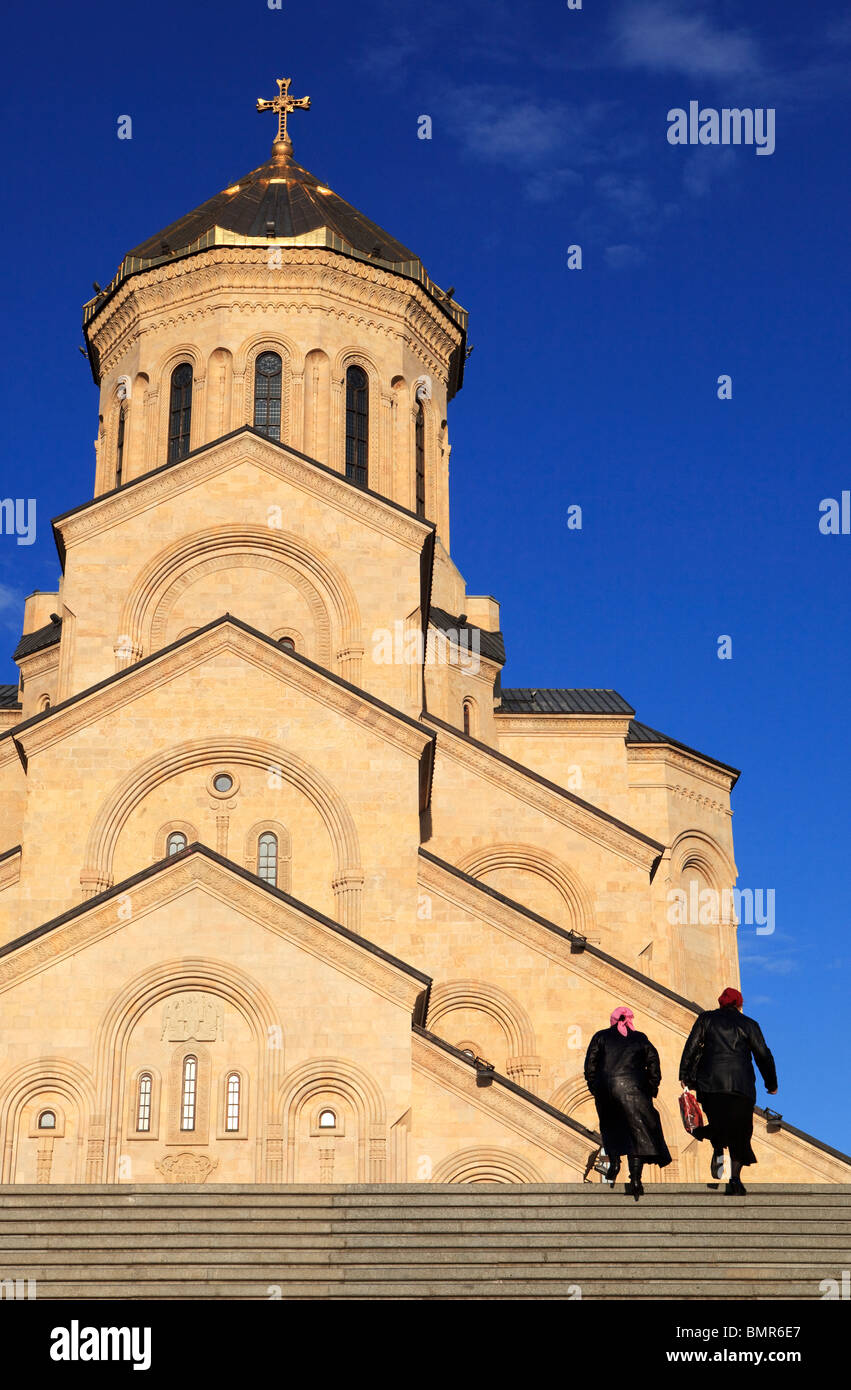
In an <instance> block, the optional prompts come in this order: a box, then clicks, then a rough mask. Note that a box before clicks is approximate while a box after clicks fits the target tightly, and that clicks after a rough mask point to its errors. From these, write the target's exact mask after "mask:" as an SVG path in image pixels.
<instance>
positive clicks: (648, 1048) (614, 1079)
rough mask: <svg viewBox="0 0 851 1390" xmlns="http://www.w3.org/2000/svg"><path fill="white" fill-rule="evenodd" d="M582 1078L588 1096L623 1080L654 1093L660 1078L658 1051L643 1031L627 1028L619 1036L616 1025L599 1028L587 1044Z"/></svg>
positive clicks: (638, 1088)
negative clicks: (585, 1082)
mask: <svg viewBox="0 0 851 1390" xmlns="http://www.w3.org/2000/svg"><path fill="white" fill-rule="evenodd" d="M585 1080H586V1081H587V1082H588V1090H589V1091H590V1092H591V1094H592V1096H596V1095H598V1094H599V1093H600V1092H601V1091H611V1090H612V1089H613V1088H614V1087H615V1086H617V1087H621V1086H623V1085H624V1084H626V1085H631V1086H634V1087H635V1088H636V1090H638V1091H643V1092H644V1094H645V1095H648V1096H655V1095H658V1094H659V1085H660V1082H661V1080H662V1070H661V1067H660V1065H659V1053H658V1052H657V1051H656V1049H655V1047H654V1046H653V1044H652V1042H651V1041H650V1039H649V1038H648V1036H647V1034H646V1033H639V1032H637V1031H632V1030H631V1031H630V1032H628V1033H627V1035H626V1037H623V1035H622V1034H621V1032H620V1030H619V1029H618V1028H617V1027H616V1026H615V1027H612V1028H603V1029H601V1030H600V1032H599V1033H595V1034H594V1036H593V1038H592V1039H591V1042H590V1044H589V1046H588V1052H587V1055H586V1057H585Z"/></svg>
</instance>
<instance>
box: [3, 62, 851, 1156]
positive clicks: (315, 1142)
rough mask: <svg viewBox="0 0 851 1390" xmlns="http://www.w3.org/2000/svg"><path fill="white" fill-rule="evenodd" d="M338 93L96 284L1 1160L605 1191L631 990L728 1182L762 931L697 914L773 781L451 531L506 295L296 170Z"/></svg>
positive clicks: (42, 607) (44, 607)
mask: <svg viewBox="0 0 851 1390" xmlns="http://www.w3.org/2000/svg"><path fill="white" fill-rule="evenodd" d="M298 104H299V103H298V102H296V101H294V99H293V98H291V97H290V96H289V84H288V82H280V83H279V97H278V98H275V99H274V101H272V102H271V103H261V108H262V107H266V106H271V108H272V109H273V110H274V111H275V112H276V113H277V114H278V116H279V132H278V138H277V139H276V140H275V143H274V145H273V150H272V157H271V158H270V159H269V160H268V161H267V162H266V163H264V164H262V165H261V166H260V167H259V168H257V169H254V170H253V171H252V172H251V173H249V174H248V175H247V176H246V177H245V178H243V179H240V180H239V181H238V182H235V183H233V184H231V185H229V186H228V187H227V188H225V189H223V190H222V191H221V192H219V193H217V194H216V195H215V196H214V197H212V198H211V199H210V200H209V201H208V202H206V203H204V204H203V205H202V206H201V207H199V208H197V209H196V210H195V211H193V212H190V213H189V214H188V215H186V216H184V217H181V218H180V219H179V220H178V221H176V222H174V223H173V224H172V225H171V226H169V227H167V228H166V229H165V230H164V231H163V232H160V233H158V234H157V235H156V236H153V237H151V238H149V239H148V240H147V241H145V242H143V243H142V244H141V245H139V246H137V247H136V248H135V249H134V250H132V251H130V252H129V253H128V254H127V255H126V256H125V258H124V260H123V261H122V263H121V266H120V267H119V270H118V272H117V274H116V276H115V278H114V279H113V280H112V282H111V283H110V284H109V285H108V286H107V288H106V289H105V290H103V291H100V292H99V293H98V294H97V295H96V296H95V298H94V299H92V300H91V301H90V302H89V303H88V304H87V305H86V307H85V336H86V341H87V346H88V355H89V360H90V363H91V367H92V372H93V375H94V379H95V382H96V383H97V386H98V388H99V392H100V412H99V429H98V437H97V445H96V471H95V480H94V495H93V496H91V497H88V498H84V499H83V500H82V501H81V502H80V505H79V506H77V507H75V508H74V509H73V510H71V511H70V512H67V513H65V514H64V515H62V516H59V517H57V518H56V519H55V521H54V523H53V525H54V532H55V539H56V545H57V549H58V552H59V557H60V561H61V566H62V579H61V583H60V586H59V589H58V591H57V592H43V591H37V592H36V593H34V594H32V595H31V596H30V597H29V598H28V599H27V600H26V606H25V612H24V616H23V636H22V639H21V641H20V643H19V645H18V647H17V650H16V652H15V659H16V661H17V664H18V666H19V669H20V680H19V683H18V685H17V686H7V687H3V688H2V689H0V705H2V708H0V796H1V797H2V841H0V1001H2V1003H0V1016H2V1029H0V1155H2V1177H0V1181H2V1182H3V1183H34V1182H45V1183H47V1182H49V1183H100V1182H108V1183H113V1182H160V1181H163V1182H203V1181H205V1180H209V1181H212V1182H231V1183H264V1182H287V1181H295V1182H320V1183H321V1182H383V1181H387V1182H405V1181H424V1180H433V1181H435V1182H475V1181H492V1182H494V1181H495V1182H560V1181H565V1182H568V1181H578V1180H580V1179H581V1178H582V1176H583V1174H584V1173H585V1171H586V1169H587V1167H588V1164H589V1159H590V1156H591V1155H592V1154H593V1152H594V1150H595V1148H596V1146H597V1143H598V1140H597V1139H596V1136H595V1132H594V1131H595V1125H596V1116H595V1111H594V1107H593V1103H592V1101H591V1099H590V1096H589V1095H588V1092H587V1090H586V1087H585V1083H584V1080H583V1075H582V1067H583V1060H584V1052H585V1047H586V1046H587V1042H588V1040H589V1038H590V1036H591V1034H592V1033H593V1032H594V1031H595V1030H596V1029H597V1028H599V1027H601V1026H605V1025H606V1024H607V1023H608V1016H609V1013H610V1011H611V1009H612V1008H613V1007H614V1006H615V1005H616V1004H620V1003H628V1004H630V1005H631V1006H632V1008H633V1009H634V1010H635V1013H636V1020H637V1025H638V1026H639V1027H641V1028H643V1029H644V1030H645V1031H647V1032H648V1033H649V1034H650V1036H651V1038H652V1039H653V1040H654V1041H655V1043H656V1044H657V1046H658V1048H659V1051H660V1053H661V1058H662V1070H663V1085H662V1091H661V1093H660V1097H659V1108H660V1111H661V1114H662V1117H663V1122H664V1126H665V1132H666V1136H667V1139H668V1142H669V1144H670V1147H671V1150H672V1153H673V1155H674V1163H673V1164H672V1166H671V1167H670V1168H669V1169H666V1170H665V1172H664V1174H663V1178H664V1180H665V1181H684V1180H687V1181H697V1180H700V1181H705V1180H706V1179H707V1177H708V1151H707V1146H705V1145H703V1146H701V1145H698V1144H697V1143H695V1142H689V1140H688V1136H687V1135H686V1134H685V1132H684V1131H683V1130H682V1127H681V1125H680V1122H679V1114H678V1108H677V1099H678V1094H679V1086H678V1082H677V1068H678V1062H679V1055H680V1051H681V1048H682V1044H683V1041H684V1038H685V1037H686V1035H687V1033H688V1031H689V1029H690V1027H691V1024H692V1022H693V1019H694V1016H695V1012H696V1010H697V1009H698V1007H701V1006H707V1005H712V1004H713V1003H714V1000H715V997H716V995H717V994H718V992H719V991H720V989H721V988H722V987H723V986H725V985H728V984H735V983H737V982H738V966H737V947H736V924H735V919H734V916H733V915H732V914H731V913H730V912H725V911H721V912H720V913H719V914H716V917H715V919H714V920H709V921H706V922H700V921H699V920H694V915H693V914H692V920H691V921H690V922H689V921H686V922H676V923H672V922H671V921H670V920H669V919H670V917H671V912H670V903H671V895H672V890H675V889H677V888H682V889H683V890H684V892H686V894H688V893H689V892H691V893H692V894H694V892H695V891H699V892H700V893H704V892H705V890H707V889H713V890H715V893H716V894H717V895H719V898H720V899H721V900H722V901H723V894H724V890H725V889H728V890H729V889H730V888H731V887H732V885H733V883H734V882H735V878H736V868H735V863H734V858H733V842H732V833H731V809H730V793H731V790H732V788H733V785H734V783H735V780H736V776H737V774H736V771H735V769H733V768H730V767H728V766H726V765H725V764H724V763H722V762H719V761H717V760H716V759H715V758H714V757H710V756H708V755H706V754H704V753H700V752H697V751H695V750H694V749H691V748H688V747H686V746H684V745H683V744H682V743H679V742H678V741H677V740H676V739H675V738H672V737H669V736H666V735H664V734H662V733H659V732H658V731H656V730H655V729H654V728H652V727H650V726H648V725H646V724H644V723H643V722H639V721H638V720H637V719H636V711H635V710H634V709H633V708H632V707H631V706H630V705H629V703H628V702H627V700H625V699H624V698H622V697H621V696H620V695H618V694H617V693H616V692H614V691H612V690H577V689H567V688H566V689H559V690H538V691H534V690H527V689H522V690H518V689H509V688H507V687H504V686H503V685H502V683H501V672H502V668H503V666H504V663H505V647H504V643H503V636H502V633H501V631H500V617H499V604H498V602H497V601H496V600H495V599H494V598H492V597H491V596H489V595H481V594H479V595H472V594H468V593H467V590H466V586H465V582H464V579H463V576H462V575H461V574H460V573H459V571H458V569H457V568H456V566H455V565H454V563H453V561H452V558H451V552H450V530H449V459H450V444H449V433H448V426H447V415H448V407H449V402H450V401H451V400H452V397H453V396H454V395H455V393H456V392H457V391H458V390H459V389H460V387H461V384H462V380H463V374H464V364H465V356H466V328H467V315H466V313H465V311H464V310H463V309H462V308H461V307H460V305H459V304H458V303H457V302H456V300H455V299H454V297H453V296H454V291H448V292H444V291H443V290H441V289H440V288H439V287H438V286H437V285H436V284H434V283H433V282H432V280H431V279H430V278H429V276H428V275H427V273H426V271H425V269H424V267H423V265H422V264H421V262H420V260H419V258H418V257H417V255H416V254H415V253H414V252H413V251H411V250H409V249H408V248H407V247H405V246H403V245H401V244H400V243H399V242H398V241H396V240H395V239H394V238H393V237H392V236H390V235H389V234H388V233H387V232H385V231H383V230H382V229H381V228H380V227H379V226H377V225H376V224H374V223H373V222H371V221H370V220H369V219H368V218H366V217H365V216H364V215H363V214H361V213H360V212H358V211H356V210H355V209H354V208H353V207H352V206H351V205H350V204H349V203H347V202H346V201H344V199H343V198H342V197H340V196H339V195H338V194H337V193H336V191H334V190H332V189H331V188H329V187H328V186H326V185H324V184H322V183H321V182H320V181H318V180H317V179H316V178H315V177H314V176H313V175H312V174H310V173H308V172H307V171H306V170H305V169H304V168H302V167H301V166H300V165H299V164H297V163H296V162H295V160H294V158H293V150H292V144H291V141H290V138H289V135H288V133H287V130H286V118H287V114H288V113H289V111H291V110H292V109H293V107H294V106H296V105H298ZM301 104H304V102H303V100H302V102H301ZM461 524H462V525H463V524H468V523H465V519H464V518H462V519H461ZM645 713H646V715H647V717H648V718H651V719H652V711H646V712H645V711H641V715H642V719H643V717H644V716H645ZM695 885H696V886H697V890H695ZM769 1041H770V1040H769ZM781 1083H782V1077H781ZM755 1145H756V1151H757V1154H758V1158H759V1164H760V1166H759V1168H758V1170H757V1172H756V1174H755V1176H758V1178H759V1179H760V1180H763V1181H765V1180H780V1179H793V1180H796V1181H815V1182H824V1181H845V1180H847V1178H848V1174H849V1168H848V1160H846V1159H844V1158H843V1156H842V1155H840V1154H838V1153H836V1152H835V1151H834V1150H832V1149H831V1148H830V1147H829V1146H827V1145H825V1144H823V1143H821V1142H819V1141H817V1140H815V1139H813V1138H812V1137H811V1136H808V1135H805V1134H802V1133H801V1132H799V1131H797V1130H795V1129H791V1128H789V1127H788V1126H787V1125H786V1124H785V1122H784V1123H783V1124H782V1125H781V1127H780V1128H777V1125H776V1123H775V1124H769V1123H768V1121H767V1120H766V1119H765V1118H763V1117H758V1118H757V1124H756V1137H755ZM656 1174H657V1175H658V1170H656ZM653 1175H654V1174H653V1173H652V1172H651V1174H650V1176H653Z"/></svg>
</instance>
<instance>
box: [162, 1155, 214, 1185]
mask: <svg viewBox="0 0 851 1390" xmlns="http://www.w3.org/2000/svg"><path fill="white" fill-rule="evenodd" d="M218 1166H219V1160H218V1159H217V1158H209V1157H208V1156H207V1154H194V1153H191V1152H190V1151H189V1150H186V1151H184V1152H183V1153H180V1154H169V1155H168V1157H167V1158H162V1159H158V1160H157V1163H156V1167H157V1169H158V1170H159V1172H161V1173H162V1175H163V1177H164V1178H165V1180H166V1182H206V1181H207V1178H208V1177H209V1176H210V1174H211V1173H214V1172H215V1171H216V1169H217V1168H218Z"/></svg>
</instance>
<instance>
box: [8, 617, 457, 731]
mask: <svg viewBox="0 0 851 1390" xmlns="http://www.w3.org/2000/svg"><path fill="white" fill-rule="evenodd" d="M222 623H230V624H231V625H232V626H233V627H238V628H241V629H242V630H243V631H244V632H248V633H250V634H251V636H252V637H257V638H259V639H260V641H262V642H265V643H266V644H267V646H270V647H272V648H273V649H274V650H275V651H276V652H279V653H280V654H281V655H284V656H287V657H289V658H290V660H291V661H295V662H297V663H298V664H299V665H301V666H306V667H307V668H308V669H309V670H311V671H315V672H316V674H317V675H320V676H324V677H325V678H326V679H327V680H329V681H331V683H332V684H333V685H337V686H340V688H341V689H343V690H347V691H349V692H350V694H352V695H357V696H358V698H359V699H361V700H365V701H366V702H367V703H368V704H370V705H374V706H375V707H376V708H377V709H380V710H382V711H383V713H385V714H388V715H390V716H392V718H394V719H397V720H399V722H400V723H403V724H407V725H409V726H410V727H411V728H412V729H416V730H417V731H418V733H423V732H427V731H424V730H423V727H422V720H421V719H413V718H411V716H410V715H409V714H403V713H402V711H401V710H397V709H394V708H393V706H392V705H388V704H386V703H385V701H384V700H379V699H378V697H377V696H376V695H370V694H369V692H368V691H366V690H361V688H360V687H359V686H357V685H352V683H351V681H347V680H344V678H343V677H342V676H338V675H336V674H335V673H334V672H333V671H328V670H327V669H326V668H325V667H324V666H319V665H318V664H317V663H316V662H315V661H311V660H310V658H309V657H306V656H301V655H300V654H299V653H298V652H289V651H288V652H284V650H283V648H281V647H279V646H278V643H277V642H276V641H275V639H274V638H273V637H270V636H269V635H268V633H265V632H260V631H259V629H258V628H256V627H252V626H251V624H250V623H246V622H244V621H243V619H242V618H237V617H236V616H235V615H234V614H233V613H221V614H220V615H219V617H218V618H213V619H211V621H210V622H209V623H205V624H204V626H203V627H199V628H196V630H195V631H194V632H190V633H188V634H187V635H186V636H185V637H178V638H176V639H175V641H174V642H169V644H168V646H167V647H160V649H159V651H156V652H151V653H150V655H149V656H143V657H142V659H141V661H134V662H133V664H132V665H131V666H125V667H124V669H123V670H121V671H113V673H112V675H110V676H104V678H103V680H102V681H97V683H96V684H95V685H90V686H87V687H86V689H85V690H78V691H76V693H75V694H74V695H69V696H68V698H67V699H66V700H62V701H61V703H60V704H58V705H51V707H50V709H46V710H39V712H38V713H37V714H31V715H30V716H29V718H28V719H24V720H22V721H21V722H20V723H19V724H13V725H12V727H11V728H10V729H5V730H3V732H2V733H0V740H2V739H4V738H8V737H10V736H13V735H17V734H19V733H21V731H22V730H24V729H29V728H31V727H32V726H33V725H34V724H37V723H39V722H41V721H44V720H47V719H50V718H52V717H53V716H54V715H56V714H61V713H62V711H63V710H66V709H69V708H70V707H71V705H74V704H76V703H77V701H79V700H85V699H87V698H88V697H89V696H90V695H94V694H95V693H96V692H97V691H100V690H103V689H104V688H105V687H106V686H108V685H114V684H115V683H116V682H118V681H120V680H123V679H124V677H125V676H129V675H131V674H132V673H133V672H134V671H138V670H140V669H141V668H142V667H143V666H148V665H150V664H151V663H152V662H154V661H159V660H160V658H161V657H164V656H167V655H169V654H170V653H171V652H173V651H175V649H176V648H177V647H181V646H184V645H188V644H189V643H191V642H193V641H195V640H196V639H197V638H198V637H201V636H203V635H204V634H205V633H207V632H210V631H212V629H213V628H215V627H218V626H219V625H220V624H222ZM436 741H437V737H436V735H432V736H431V742H432V744H434V743H436Z"/></svg>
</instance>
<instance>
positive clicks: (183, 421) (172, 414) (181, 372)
mask: <svg viewBox="0 0 851 1390" xmlns="http://www.w3.org/2000/svg"><path fill="white" fill-rule="evenodd" d="M191 419H192V363H191V362H181V364H180V366H179V367H175V369H174V371H173V372H172V374H171V400H170V402H169V414H168V461H169V463H174V462H175V460H176V459H182V458H184V457H185V455H186V454H188V453H189V425H190V422H191Z"/></svg>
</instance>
